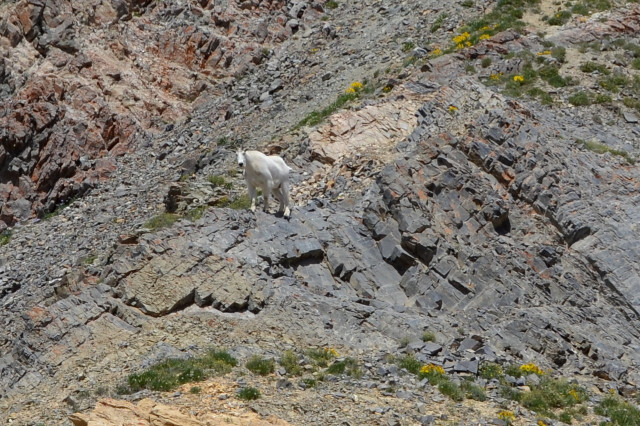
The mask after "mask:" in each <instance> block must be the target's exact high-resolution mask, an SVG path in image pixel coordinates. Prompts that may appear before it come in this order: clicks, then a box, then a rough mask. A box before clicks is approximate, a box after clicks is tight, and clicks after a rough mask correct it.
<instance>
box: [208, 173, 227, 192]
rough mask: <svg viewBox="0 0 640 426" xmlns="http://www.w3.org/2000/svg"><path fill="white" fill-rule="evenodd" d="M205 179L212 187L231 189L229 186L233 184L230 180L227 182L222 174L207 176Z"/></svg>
mask: <svg viewBox="0 0 640 426" xmlns="http://www.w3.org/2000/svg"><path fill="white" fill-rule="evenodd" d="M207 180H208V181H209V183H210V184H211V185H212V186H213V187H214V188H218V187H222V188H224V189H231V187H232V186H233V184H232V183H231V182H227V180H226V179H225V178H224V176H219V175H211V176H209V177H208V178H207Z"/></svg>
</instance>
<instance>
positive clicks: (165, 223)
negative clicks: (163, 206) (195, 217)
mask: <svg viewBox="0 0 640 426" xmlns="http://www.w3.org/2000/svg"><path fill="white" fill-rule="evenodd" d="M178 219H180V216H179V215H177V214H174V213H160V214H159V215H157V216H155V217H153V218H151V219H149V220H148V221H147V223H145V224H144V227H145V228H148V229H150V230H151V231H157V230H159V229H163V228H168V227H170V226H171V225H173V224H174V223H175V222H176V221H177V220H178Z"/></svg>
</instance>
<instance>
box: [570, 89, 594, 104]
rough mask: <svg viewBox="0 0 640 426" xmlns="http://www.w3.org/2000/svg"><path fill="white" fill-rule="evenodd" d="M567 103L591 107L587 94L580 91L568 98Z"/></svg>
mask: <svg viewBox="0 0 640 426" xmlns="http://www.w3.org/2000/svg"><path fill="white" fill-rule="evenodd" d="M569 103H570V104H571V105H575V106H586V105H591V99H590V97H589V93H588V92H585V91H580V92H577V93H574V94H573V95H571V96H569Z"/></svg>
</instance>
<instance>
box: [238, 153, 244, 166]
mask: <svg viewBox="0 0 640 426" xmlns="http://www.w3.org/2000/svg"><path fill="white" fill-rule="evenodd" d="M244 153H245V151H244V150H242V149H238V166H239V167H244V163H245V159H244Z"/></svg>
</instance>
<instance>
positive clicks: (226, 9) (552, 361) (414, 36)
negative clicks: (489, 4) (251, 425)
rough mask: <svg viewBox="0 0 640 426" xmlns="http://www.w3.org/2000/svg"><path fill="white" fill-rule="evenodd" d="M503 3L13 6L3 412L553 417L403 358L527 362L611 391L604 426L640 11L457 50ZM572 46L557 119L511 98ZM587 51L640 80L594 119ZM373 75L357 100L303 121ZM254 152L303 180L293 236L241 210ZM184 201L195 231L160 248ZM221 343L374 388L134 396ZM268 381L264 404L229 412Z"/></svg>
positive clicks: (630, 218) (633, 358) (620, 354)
mask: <svg viewBox="0 0 640 426" xmlns="http://www.w3.org/2000/svg"><path fill="white" fill-rule="evenodd" d="M465 3H467V2H465ZM471 3H473V2H471ZM334 5H335V6H337V8H335V9H334V8H333V6H334ZM484 6H486V5H485V4H484V3H482V5H481V4H479V3H478V4H477V5H475V4H474V5H471V7H468V6H463V5H462V4H458V3H452V4H447V5H443V4H441V3H437V2H426V3H425V2H422V1H404V2H401V1H398V2H376V1H371V0H362V1H353V2H344V4H343V3H342V2H340V3H338V4H331V5H329V4H328V3H325V2H316V1H300V2H280V1H238V2H236V1H206V0H205V1H198V2H195V1H189V2H187V1H182V2H181V1H166V2H148V1H98V0H96V1H92V2H74V1H65V2H48V1H45V2H39V1H29V2H27V1H20V2H17V3H3V4H2V5H0V10H2V12H3V13H2V16H3V20H2V22H1V24H0V30H1V31H0V34H1V35H2V37H0V48H1V49H3V58H4V59H3V62H2V67H3V68H0V69H2V70H4V71H3V72H2V73H0V77H2V81H1V83H2V86H1V87H2V89H1V90H2V91H1V92H0V93H1V96H2V99H3V102H2V106H1V107H0V108H2V110H1V112H0V120H2V123H3V125H2V133H1V134H0V138H1V140H2V145H1V146H0V150H1V151H0V178H1V179H0V197H2V210H1V215H2V216H1V217H0V219H1V220H2V221H3V222H0V225H2V226H3V228H4V227H6V226H10V227H11V236H10V238H7V240H8V243H7V244H5V245H3V246H0V298H1V300H2V309H3V310H2V315H1V316H0V318H1V320H2V325H3V328H2V332H1V334H0V371H1V373H2V374H1V375H0V395H2V401H1V402H0V413H1V415H2V419H3V420H6V421H10V422H13V423H14V424H38V423H43V422H44V423H45V424H65V422H66V423H68V422H69V416H70V415H71V414H72V413H74V412H80V414H76V415H75V416H74V417H73V421H74V422H75V423H76V424H84V423H87V422H89V419H90V418H91V416H94V419H104V418H108V419H111V420H110V421H111V422H112V423H111V424H117V423H118V422H119V421H120V420H117V419H119V418H121V417H118V416H125V417H124V418H127V419H129V420H131V419H137V420H139V421H147V422H149V424H156V423H153V422H160V421H161V420H159V419H160V418H164V419H165V420H162V421H163V422H164V423H161V424H171V423H170V422H171V421H173V422H174V423H173V424H175V423H176V422H177V423H178V424H216V422H220V421H222V420H221V418H224V419H225V420H224V421H229V422H237V423H238V424H244V423H248V422H249V421H254V420H256V419H258V418H259V419H261V421H264V422H266V423H269V424H285V422H289V423H292V424H339V423H341V422H342V421H346V422H348V423H350V424H378V423H383V422H384V423H386V424H415V423H418V424H420V423H423V424H428V423H431V422H436V421H451V422H462V423H472V422H483V421H484V422H486V421H492V420H493V419H495V418H496V417H497V413H498V411H499V410H500V409H504V408H505V407H508V408H511V409H513V410H514V412H515V413H516V414H517V416H518V418H517V420H516V422H520V423H521V424H530V423H535V422H536V421H537V420H538V419H539V417H538V415H537V414H536V413H535V411H534V410H527V409H525V408H522V407H519V406H517V404H515V403H513V402H509V401H507V400H505V399H504V397H503V396H502V395H501V394H500V392H499V391H498V389H497V388H492V387H491V385H490V384H488V383H486V382H485V383H483V382H482V381H480V379H478V383H479V384H481V385H483V386H485V387H486V389H487V392H488V394H489V396H490V400H489V401H488V402H485V403H484V404H481V403H476V402H474V401H470V400H466V401H465V402H463V403H455V404H454V403H453V402H451V401H449V400H448V399H446V398H445V397H443V396H442V394H440V393H439V392H438V391H437V390H436V388H435V387H433V386H430V385H429V384H428V383H425V382H424V381H419V380H417V379H416V378H415V376H413V375H411V374H408V373H406V371H404V370H402V369H399V368H398V367H397V366H396V365H395V364H394V363H393V362H392V361H391V359H390V356H399V355H403V354H414V356H415V357H416V358H417V359H418V360H419V361H420V362H422V363H436V364H438V365H442V366H443V367H444V368H445V369H446V371H447V373H448V374H450V375H451V376H452V377H454V378H455V380H459V379H460V378H461V377H463V376H471V377H476V376H477V374H478V369H479V367H480V366H481V365H482V364H483V363H485V362H499V363H500V364H503V365H506V364H510V363H512V364H522V363H527V362H534V363H536V364H537V365H540V366H542V367H543V368H545V369H546V370H551V371H553V372H554V374H555V375H558V376H562V377H566V378H570V379H571V380H574V381H576V382H578V383H580V384H582V385H583V386H585V387H586V388H588V389H589V391H590V392H591V394H592V399H591V400H590V402H589V403H588V404H590V405H589V407H588V415H587V416H586V417H583V421H584V422H587V421H594V422H596V421H600V420H602V417H599V416H597V415H595V414H594V413H593V411H592V408H593V406H594V405H596V404H597V402H598V401H599V399H601V398H602V397H601V393H602V392H609V391H612V392H614V393H619V394H621V395H623V396H625V397H634V396H635V395H636V393H637V385H638V382H639V381H640V377H639V374H638V371H640V369H639V368H640V321H639V318H638V310H639V309H640V299H639V298H638V291H639V290H640V271H639V266H638V264H639V263H638V259H639V258H640V248H639V246H638V244H637V241H638V237H639V233H640V231H639V230H638V227H637V224H638V222H639V221H640V214H639V213H638V212H639V211H640V210H639V209H638V202H639V201H640V199H639V198H638V195H637V194H638V192H637V190H638V168H637V166H636V165H635V164H633V163H630V162H629V161H628V159H633V158H635V157H637V155H638V152H639V149H640V147H639V146H638V143H637V138H638V135H639V134H640V127H639V126H638V120H637V118H636V117H637V110H635V111H634V109H633V104H632V103H631V104H630V103H628V102H627V103H623V100H624V99H626V97H629V95H633V93H635V92H633V90H636V89H635V88H634V86H633V81H635V80H633V79H634V78H635V77H638V76H639V75H640V71H638V70H637V69H636V68H634V66H633V65H632V64H633V59H634V58H633V57H632V56H631V57H628V55H629V51H630V48H627V47H625V46H627V45H624V43H619V42H618V43H615V40H622V41H623V42H625V43H633V42H636V43H637V42H638V40H637V39H634V38H633V37H637V34H638V29H639V28H640V9H638V7H637V5H633V4H626V3H625V4H622V2H621V4H616V5H615V7H613V8H612V9H611V10H607V11H603V12H600V13H595V14H589V15H586V16H585V17H582V18H581V17H578V16H576V17H574V18H572V19H571V20H569V21H568V22H566V23H564V24H563V25H558V26H548V25H547V22H548V20H547V21H540V20H539V19H538V18H537V15H538V13H537V12H536V9H535V8H534V9H532V10H530V11H529V12H528V15H527V16H525V17H524V18H523V19H525V21H527V22H528V23H529V24H530V26H528V27H526V26H525V28H524V29H522V30H521V31H519V32H516V31H514V30H512V29H505V30H504V31H497V30H496V33H495V34H492V35H491V37H488V38H487V39H486V40H485V39H482V40H477V41H475V40H474V43H470V44H473V45H471V46H464V45H463V46H462V48H460V49H458V50H453V51H452V52H450V53H448V52H445V54H443V55H440V54H439V53H438V50H446V48H447V47H448V46H449V45H451V43H452V41H451V39H452V37H454V36H457V35H458V34H460V31H459V29H460V28H462V26H463V25H464V24H465V23H468V22H470V21H472V20H473V19H475V18H476V17H477V16H479V15H480V14H482V13H484V12H486V11H485V7H484ZM493 6H495V5H493ZM538 7H540V8H541V9H542V10H547V8H548V10H551V11H555V9H556V7H559V6H555V5H553V4H552V3H551V2H542V3H541V4H540V5H539V6H538ZM489 9H490V8H489ZM436 24H437V26H436ZM541 26H542V27H541ZM543 31H546V33H544V34H543ZM582 41H586V42H600V44H598V45H597V48H596V49H600V50H593V49H594V48H591V47H588V48H587V47H585V46H583V45H578V43H579V42H582ZM550 42H552V43H554V46H556V47H562V48H564V51H565V55H566V59H563V60H564V61H565V62H563V63H561V64H560V65H558V66H559V68H560V72H561V74H562V75H563V76H564V77H565V78H567V77H573V82H574V83H575V84H568V85H566V86H561V87H556V86H553V88H552V89H551V90H549V87H550V86H547V85H546V84H547V83H542V84H543V86H542V87H543V88H544V89H545V90H548V92H549V93H550V94H551V95H552V96H554V103H553V105H551V106H549V105H544V104H542V103H541V101H540V100H536V99H535V98H534V97H532V96H520V97H517V98H514V94H513V93H512V92H509V91H508V90H506V89H511V90H513V87H511V86H509V84H512V85H513V83H512V82H511V81H508V82H506V83H503V84H502V86H501V85H496V84H494V82H495V81H499V79H500V75H501V74H503V75H506V76H509V77H511V75H518V76H520V75H521V74H522V75H524V76H525V77H526V78H527V79H529V78H530V77H529V76H530V74H527V70H528V69H529V68H528V66H529V65H528V63H527V58H528V56H527V55H525V54H524V53H527V52H528V54H529V55H531V56H534V57H535V56H538V57H541V60H540V61H538V64H540V66H544V65H545V64H547V63H550V64H554V63H556V61H559V59H557V58H556V57H555V56H554V57H553V58H552V57H550V56H549V55H547V54H546V53H545V49H547V48H548V44H549V43H550ZM589 49H591V50H589ZM523 52H524V53H523ZM536 53H540V54H538V55H536ZM625 55H626V56H625ZM639 56H640V54H639ZM486 59H490V60H489V61H486ZM593 61H600V62H602V63H603V64H605V65H606V67H608V68H611V69H613V70H614V71H615V75H624V76H625V78H626V80H625V81H628V82H629V86H628V87H627V86H623V85H619V87H618V92H616V93H618V94H617V95H614V96H615V99H611V101H610V103H608V104H607V103H600V104H594V105H590V106H583V107H576V106H574V104H573V102H570V99H571V97H572V96H573V95H575V94H576V93H577V91H578V90H581V89H587V88H589V89H590V90H593V91H595V92H596V93H599V94H602V95H603V96H604V95H605V94H606V93H605V92H604V87H605V86H603V85H601V84H600V81H601V80H600V74H598V73H601V74H602V75H603V76H604V75H605V71H604V70H600V71H597V72H596V73H595V74H593V73H586V72H583V71H582V68H583V67H582V65H583V64H585V63H590V62H593ZM485 64H486V66H485ZM493 76H497V77H496V78H494V77H493ZM523 78H524V77H523ZM365 80H366V81H365ZM355 81H359V82H365V85H364V88H363V89H362V90H360V89H358V91H357V93H356V94H354V96H353V98H354V99H353V100H352V101H351V102H349V103H346V104H345V107H346V108H345V109H336V110H335V111H333V110H332V111H328V112H330V114H329V115H328V116H327V118H326V119H324V120H321V122H320V124H318V125H314V126H297V125H296V124H297V123H299V122H300V120H302V119H303V118H305V117H308V114H309V113H310V112H312V111H320V110H322V109H323V108H325V107H326V106H327V105H329V104H330V103H331V102H333V101H335V100H336V97H337V96H339V95H340V94H342V93H344V91H345V89H347V88H348V87H349V85H350V84H351V83H352V82H355ZM512 81H515V80H513V79H512ZM567 81H571V78H567ZM545 82H547V80H545ZM527 83H528V81H527ZM492 84H493V86H492ZM505 84H506V86H505ZM549 84H550V83H549ZM517 87H519V86H516V88H517ZM503 89H505V90H506V92H504V93H501V92H502V91H503ZM354 92H355V90H354ZM593 96H595V94H594V95H593ZM607 96H608V95H607ZM583 140H584V141H591V140H597V141H599V143H600V144H602V145H603V146H604V147H606V148H608V153H605V154H604V155H603V154H598V153H595V152H592V151H591V150H589V149H586V148H585V146H587V145H585V144H583V143H581V141H583ZM236 145H238V146H239V145H242V146H245V147H256V146H258V147H260V148H263V149H265V150H269V151H272V152H280V153H281V154H283V155H284V156H285V157H286V159H287V161H288V163H290V164H291V165H292V167H294V173H293V176H292V181H293V188H292V196H293V199H294V203H295V205H296V207H295V208H294V209H293V213H292V218H291V220H290V221H285V220H283V219H282V218H278V217H275V216H274V215H273V214H265V213H263V212H257V213H256V214H251V213H250V212H247V211H245V210H233V209H230V208H226V207H221V206H223V205H226V204H228V203H227V200H231V199H234V198H235V197H237V196H238V195H239V194H240V193H242V192H244V191H245V189H244V188H245V187H244V183H243V182H242V180H241V176H240V175H239V174H238V171H237V170H236V168H235V165H234V160H235V157H234V153H233V151H234V147H235V146H236ZM621 152H624V153H625V155H626V157H623V156H620V155H612V153H613V154H616V153H617V154H620V153H621ZM212 175H216V176H218V177H223V180H224V181H225V182H228V183H230V185H219V186H216V185H215V184H214V183H213V182H217V181H216V180H211V179H209V177H210V176H212ZM219 179H220V178H218V181H219ZM72 197H74V198H73V200H71V201H69V199H70V198H72ZM56 207H57V209H56ZM201 207H204V208H203V209H199V208H201ZM165 210H168V211H171V212H174V213H176V214H180V215H183V216H184V217H185V218H183V219H181V220H179V221H177V223H175V224H174V225H173V226H170V227H168V228H165V229H162V230H155V229H149V227H150V226H151V225H149V223H148V222H147V221H148V220H149V219H151V218H152V217H154V216H156V215H158V214H160V213H162V212H164V211H165ZM46 212H54V214H53V215H47V216H46V219H45V213H46ZM195 213H201V214H202V216H201V217H198V216H199V214H195ZM187 217H189V218H191V220H188V219H187ZM6 235H8V234H6ZM424 332H432V333H434V334H435V336H436V342H437V343H432V342H429V343H426V342H423V341H422V340H420V338H419V337H420V335H421V334H422V333H424ZM210 347H218V348H226V349H228V350H229V351H230V352H231V353H232V354H233V355H234V356H235V357H237V358H238V359H239V360H241V361H244V360H246V359H248V358H249V357H250V356H251V355H254V354H260V355H264V356H268V357H273V358H276V359H277V358H278V357H279V356H281V354H282V352H283V351H284V350H293V351H295V352H296V353H301V354H302V353H304V351H305V350H307V349H308V348H328V347H332V348H336V349H337V351H338V353H340V354H341V355H343V356H349V357H352V358H354V359H357V360H358V361H359V362H360V364H361V368H362V376H361V377H358V378H354V377H337V376H336V377H334V376H331V377H332V378H331V379H329V380H326V381H324V382H322V383H320V384H319V385H318V386H316V387H313V388H305V387H304V386H302V387H301V386H298V385H297V384H295V383H294V382H295V380H296V379H295V378H292V377H289V376H287V374H286V373H285V372H283V371H278V372H277V375H276V377H277V379H278V380H275V379H273V376H272V378H270V379H260V378H255V377H252V376H245V373H244V370H242V369H241V368H237V369H235V370H234V371H233V372H232V373H230V374H231V375H230V376H226V377H225V378H220V379H216V380H211V381H207V382H205V383H204V384H203V385H202V389H203V392H202V394H200V395H190V394H189V387H190V386H189V385H187V386H186V387H184V388H182V389H181V391H180V392H177V393H173V392H170V393H162V392H150V391H141V392H138V393H134V394H133V395H129V396H127V395H121V394H119V393H118V387H119V386H120V385H121V384H122V383H123V382H124V381H125V379H126V377H127V375H129V374H131V373H135V372H138V371H141V370H142V369H144V368H147V367H149V366H150V365H152V364H153V363H155V362H157V361H160V360H163V359H166V358H172V357H173V358H184V357H187V356H192V355H196V354H199V353H201V352H202V351H204V350H206V349H207V348H210ZM247 384H250V385H255V386H258V387H259V388H260V389H261V390H262V393H263V399H261V400H258V401H257V402H252V403H242V402H239V400H236V399H235V398H233V397H229V395H232V394H233V393H234V392H235V390H236V389H237V388H238V387H242V386H246V385H247ZM222 395H224V397H222ZM101 396H111V397H117V398H128V399H129V400H130V401H131V402H125V401H115V400H103V401H101V402H97V399H98V398H99V397H101ZM228 398H230V399H228ZM96 404H97V405H96ZM94 407H95V411H94V412H93V413H92V414H89V411H91V410H92V409H94ZM203 407H205V408H203ZM338 407H339V408H338ZM339 409H340V410H341V412H340V413H338V410H339ZM117 413H120V414H117ZM123 413H124V414H123ZM132 413H133V414H132ZM167 413H173V414H167ZM127 416H128V417H127ZM132 416H133V417H132ZM154 416H155V417H154ZM172 416H173V417H172ZM154 419H155V420H154ZM171 419H173V420H171ZM96 421H97V420H96ZM83 422H84V423H83ZM189 422H192V423H189ZM198 422H199V423H198ZM89 424H91V423H90V422H89Z"/></svg>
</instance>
